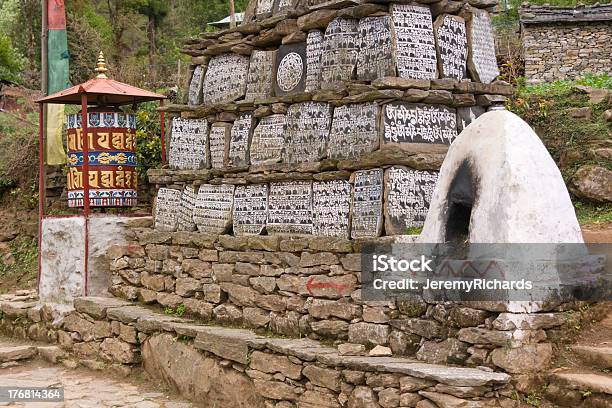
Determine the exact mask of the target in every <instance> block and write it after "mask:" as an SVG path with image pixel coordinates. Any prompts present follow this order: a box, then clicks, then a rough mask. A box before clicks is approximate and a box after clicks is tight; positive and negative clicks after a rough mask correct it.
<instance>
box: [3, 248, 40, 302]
mask: <svg viewBox="0 0 612 408" xmlns="http://www.w3.org/2000/svg"><path fill="white" fill-rule="evenodd" d="M8 253H10V254H11V255H12V257H10V258H11V259H10V260H9V259H7V258H4V256H5V255H6V254H8ZM37 273H38V245H37V243H36V241H35V240H31V239H22V240H13V241H11V242H10V243H9V244H8V251H6V252H2V251H0V282H1V283H2V285H1V286H0V292H9V291H11V290H12V289H15V288H19V289H23V288H26V287H30V286H31V283H33V282H35V281H36V275H37Z"/></svg>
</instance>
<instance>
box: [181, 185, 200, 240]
mask: <svg viewBox="0 0 612 408" xmlns="http://www.w3.org/2000/svg"><path fill="white" fill-rule="evenodd" d="M196 196H197V193H196V191H195V189H194V188H193V187H192V186H187V187H185V189H184V190H183V193H182V194H181V205H180V207H179V213H178V223H177V225H178V227H177V230H178V231H195V230H196V229H197V228H196V225H195V221H194V220H193V211H194V210H195V202H196Z"/></svg>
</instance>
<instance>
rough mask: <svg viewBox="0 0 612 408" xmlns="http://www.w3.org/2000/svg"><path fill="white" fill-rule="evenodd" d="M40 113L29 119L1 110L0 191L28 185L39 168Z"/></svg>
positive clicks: (29, 116) (32, 182)
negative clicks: (38, 123)
mask: <svg viewBox="0 0 612 408" xmlns="http://www.w3.org/2000/svg"><path fill="white" fill-rule="evenodd" d="M37 122H38V114H37V113H31V114H29V115H28V116H27V118H26V119H18V118H16V117H14V116H12V115H10V114H0V195H1V193H2V192H3V190H9V189H12V188H15V187H18V188H21V189H23V190H27V189H29V188H30V187H31V186H32V184H34V183H36V176H37V174H38V173H37V170H38V166H37V163H38V129H37V126H36V125H35V123H37Z"/></svg>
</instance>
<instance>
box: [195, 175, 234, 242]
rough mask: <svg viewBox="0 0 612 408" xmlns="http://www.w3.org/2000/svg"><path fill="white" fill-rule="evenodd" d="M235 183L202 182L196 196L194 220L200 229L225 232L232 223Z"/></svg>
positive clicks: (210, 231)
mask: <svg viewBox="0 0 612 408" xmlns="http://www.w3.org/2000/svg"><path fill="white" fill-rule="evenodd" d="M233 202H234V186H233V185H219V186H217V185H211V184H202V185H201V186H200V189H199V190H198V196H197V198H196V205H195V210H194V213H193V220H194V221H195V223H196V225H197V226H198V231H200V232H205V233H209V234H223V233H225V232H226V231H227V230H228V229H229V228H230V227H231V225H232V207H233Z"/></svg>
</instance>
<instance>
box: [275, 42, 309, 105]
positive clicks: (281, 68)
mask: <svg viewBox="0 0 612 408" xmlns="http://www.w3.org/2000/svg"><path fill="white" fill-rule="evenodd" d="M274 79H275V81H274V92H275V94H276V96H285V95H293V94H296V93H302V92H304V90H305V89H306V43H299V44H288V45H281V46H280V48H279V49H278V55H277V58H276V65H275V67H274Z"/></svg>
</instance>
